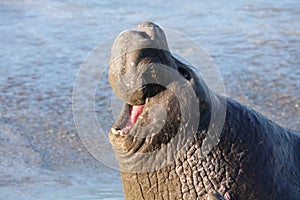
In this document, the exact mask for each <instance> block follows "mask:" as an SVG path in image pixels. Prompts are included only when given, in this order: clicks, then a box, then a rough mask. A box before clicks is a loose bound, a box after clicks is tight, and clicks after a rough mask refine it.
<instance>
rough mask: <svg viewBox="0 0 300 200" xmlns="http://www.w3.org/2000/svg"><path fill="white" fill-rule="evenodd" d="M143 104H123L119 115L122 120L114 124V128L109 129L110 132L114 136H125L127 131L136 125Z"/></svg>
mask: <svg viewBox="0 0 300 200" xmlns="http://www.w3.org/2000/svg"><path fill="white" fill-rule="evenodd" d="M144 107H145V104H143V105H129V104H125V105H124V108H123V111H122V113H121V117H122V119H120V120H118V121H117V122H116V125H115V127H113V128H111V132H112V133H113V134H115V135H120V136H126V134H127V133H128V131H129V130H130V129H131V128H132V127H133V126H134V125H135V124H136V122H137V120H138V118H139V117H140V116H141V114H142V113H143V110H144Z"/></svg>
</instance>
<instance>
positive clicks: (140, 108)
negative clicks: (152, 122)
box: [130, 105, 145, 123]
mask: <svg viewBox="0 0 300 200" xmlns="http://www.w3.org/2000/svg"><path fill="white" fill-rule="evenodd" d="M144 106H145V105H140V106H132V110H131V115H130V119H131V121H132V122H133V123H135V122H136V120H137V119H138V117H139V116H140V114H141V113H142V112H143V109H144Z"/></svg>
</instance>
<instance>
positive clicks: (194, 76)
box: [109, 22, 300, 200]
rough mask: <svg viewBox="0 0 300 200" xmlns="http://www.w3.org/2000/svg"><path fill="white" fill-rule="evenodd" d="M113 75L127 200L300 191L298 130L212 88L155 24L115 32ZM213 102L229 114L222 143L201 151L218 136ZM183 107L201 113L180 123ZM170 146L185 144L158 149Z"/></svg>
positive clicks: (288, 195) (113, 137) (114, 133)
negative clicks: (180, 57)
mask: <svg viewBox="0 0 300 200" xmlns="http://www.w3.org/2000/svg"><path fill="white" fill-rule="evenodd" d="M162 65H163V67H162ZM164 69H168V70H169V71H170V72H171V73H168V72H167V73H165V71H164ZM161 77H163V78H161ZM174 77H175V78H174ZM162 79H166V80H163V81H162ZM177 79H178V80H181V79H183V80H184V81H182V84H181V85H180V84H178V80H177ZM145 80H146V81H145ZM109 81H110V84H111V86H112V89H113V91H114V92H115V94H116V95H117V96H118V97H119V98H120V99H121V100H123V101H124V102H125V103H124V106H123V109H122V111H121V114H120V116H119V119H118V120H117V121H116V122H115V124H114V125H113V127H112V129H111V131H110V133H109V140H110V143H111V144H112V147H113V149H114V151H115V155H116V158H117V160H118V163H119V166H120V174H121V179H122V184H123V191H124V196H125V199H208V200H209V199H219V200H220V199H231V200H232V199H297V198H299V197H300V133H299V132H298V131H292V130H288V129H286V128H283V127H281V126H279V125H277V124H276V123H275V122H273V121H271V120H269V119H267V118H266V117H264V116H263V115H261V114H259V113H257V112H256V111H254V110H252V109H250V108H248V107H246V106H244V105H241V104H240V103H238V102H236V101H234V100H232V99H230V98H227V97H224V96H222V95H219V94H216V93H214V92H213V91H211V90H210V89H209V88H208V86H207V85H206V83H205V81H204V80H203V78H202V77H201V75H200V73H199V72H198V71H197V70H196V69H195V68H194V67H193V66H189V65H187V64H184V63H183V62H181V61H179V60H178V59H176V58H175V57H174V56H173V55H172V54H171V52H170V51H169V47H168V44H167V40H166V37H165V34H164V31H163V30H162V29H161V28H160V27H159V26H157V25H156V24H154V23H151V22H144V23H142V24H140V25H139V26H138V27H137V28H136V29H135V30H127V31H124V32H122V33H121V34H120V35H119V36H118V37H117V39H116V40H115V42H114V44H113V46H112V49H111V60H110V65H109ZM162 82H164V84H161V83H162ZM183 82H185V83H183ZM145 83H146V84H145ZM176 84H177V86H178V85H179V86H178V87H177V90H176V91H175V90H172V87H173V86H174V85H175V86H176ZM184 84H186V86H187V87H184ZM187 88H192V90H193V91H192V93H193V94H194V95H195V97H196V102H198V104H197V105H191V103H194V102H195V101H194V100H195V99H194V100H193V94H192V93H190V92H191V91H189V92H188V93H186V91H187V90H188V89H187ZM189 94H191V96H190V95H189ZM213 107H214V108H219V109H222V108H225V109H226V115H225V120H224V123H223V127H222V129H221V133H220V135H216V137H218V140H217V143H216V144H215V145H214V147H213V148H212V149H211V151H210V152H209V153H208V154H207V155H205V156H203V153H202V148H201V147H202V146H203V145H205V144H204V143H203V141H204V140H205V139H206V138H207V137H208V136H210V137H212V138H213V136H214V135H215V134H217V133H216V132H215V131H213V130H211V129H209V124H211V123H214V122H212V121H211V119H212V116H213V115H218V109H217V110H216V109H215V110H213V109H212V108H213ZM186 111H187V113H188V116H190V115H189V114H193V113H195V112H199V115H198V116H196V118H197V117H199V118H197V120H198V121H197V123H194V122H195V121H194V122H193V123H192V125H191V126H181V125H180V124H181V120H182V119H183V117H184V116H183V115H184V114H183V113H185V112H186ZM191 116H192V115H191ZM194 118H195V117H193V116H192V117H191V118H188V121H186V122H185V123H189V122H190V121H193V120H194ZM193 124H196V125H197V126H196V127H195V126H193ZM182 135H183V136H184V137H181V138H180V139H176V138H177V136H182ZM182 144H187V145H182ZM168 146H170V147H173V149H174V148H175V149H177V150H178V149H180V148H179V147H183V148H182V149H180V150H181V151H180V153H179V154H176V156H174V155H175V154H173V153H172V152H173V151H172V148H166V149H165V151H164V152H165V153H161V154H158V153H157V152H161V151H160V150H161V149H164V148H165V147H168ZM177 147H178V148H177ZM170 152H171V153H170ZM156 153H157V154H156ZM148 155H154V156H152V157H151V156H148ZM166 163H167V164H166ZM149 166H150V167H149ZM151 166H156V167H153V168H151ZM143 169H146V170H143Z"/></svg>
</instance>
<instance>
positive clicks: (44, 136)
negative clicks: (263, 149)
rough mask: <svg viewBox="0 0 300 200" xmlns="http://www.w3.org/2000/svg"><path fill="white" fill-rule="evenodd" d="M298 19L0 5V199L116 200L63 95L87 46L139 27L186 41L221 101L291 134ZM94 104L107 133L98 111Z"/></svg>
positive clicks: (253, 12)
mask: <svg viewBox="0 0 300 200" xmlns="http://www.w3.org/2000/svg"><path fill="white" fill-rule="evenodd" d="M299 18H300V8H299V3H298V1H297V0H290V1H285V2H278V3H274V2H273V1H271V0H264V1H258V0H257V1H248V2H246V1H230V2H226V4H224V3H223V2H221V1H214V2H211V1H210V2H209V1H201V2H198V1H189V3H184V2H183V1H172V2H167V3H166V2H164V1H153V2H149V1H126V4H125V3H124V2H123V1H96V0H94V1H88V2H87V1H83V0H76V1H64V2H60V1H34V0H24V1H19V0H3V1H1V2H0V19H1V20H0V33H1V37H0V45H1V49H0V61H1V62H0V63H1V64H0V199H17V198H18V199H117V198H121V199H122V189H121V184H120V178H119V174H118V171H117V170H114V169H110V168H109V167H107V166H105V165H103V164H101V163H100V162H98V161H97V160H96V159H94V158H93V157H92V156H91V155H90V154H89V153H88V152H87V151H86V149H85V147H84V145H83V144H82V142H81V140H80V139H79V137H78V134H77V131H76V129H75V126H74V121H73V117H72V88H73V84H74V81H75V77H76V73H77V71H78V69H79V67H80V65H81V63H82V62H83V61H84V59H85V58H86V57H87V56H88V54H89V52H90V51H91V50H92V49H93V48H94V47H95V46H96V45H98V44H99V43H101V42H103V41H104V40H106V39H107V38H109V37H111V36H112V35H115V34H117V33H119V32H120V31H122V30H124V29H128V28H133V27H135V26H136V25H137V24H138V23H140V22H142V21H153V22H156V23H158V24H159V25H161V26H163V27H168V28H170V29H174V30H177V31H179V32H182V33H184V34H186V35H187V36H189V37H191V38H192V39H194V40H195V41H196V42H197V43H198V44H199V45H201V46H202V47H203V48H204V49H206V51H207V52H208V54H210V55H211V56H212V58H213V59H214V61H215V63H216V65H217V66H218V67H219V70H220V72H221V75H222V78H223V81H224V85H225V89H226V95H227V96H230V97H232V98H234V99H236V100H238V101H240V102H242V103H244V104H246V105H249V106H251V107H253V108H254V109H256V110H257V111H259V112H261V113H263V114H264V115H266V116H268V117H269V118H271V119H272V120H274V121H276V122H277V123H279V124H281V125H283V126H285V127H288V128H292V129H300V123H299V121H300V120H299V119H300V114H299V113H300V100H299V99H300V89H299V88H300V80H299V77H300V67H299V66H300V57H299V55H300V48H299V47H300V22H299ZM180 45H181V44H180ZM182 45H184V44H182ZM107 51H109V49H107ZM102 92H103V93H102V94H101V95H103V96H105V95H110V91H109V88H108V87H107V90H105V91H102ZM101 95H100V96H101ZM99 98H100V97H99ZM98 100H99V99H98ZM100 100H101V98H100ZM98 103H99V104H98V108H99V110H98V116H99V117H100V119H99V120H100V121H101V122H102V123H103V124H105V127H107V128H109V127H110V126H111V123H112V122H113V120H112V119H111V118H110V117H109V116H106V115H105V113H106V112H103V110H105V109H106V108H105V106H106V105H107V104H105V103H103V104H102V103H101V102H98ZM101 105H102V106H103V109H101V108H102V107H101ZM99 106H100V107H99ZM99 113H100V114H99ZM107 128H104V129H105V130H106V129H107ZM103 151H104V150H103ZM111 160H114V158H111Z"/></svg>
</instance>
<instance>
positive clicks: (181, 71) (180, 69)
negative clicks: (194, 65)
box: [178, 67, 191, 81]
mask: <svg viewBox="0 0 300 200" xmlns="http://www.w3.org/2000/svg"><path fill="white" fill-rule="evenodd" d="M178 72H179V73H180V74H181V75H182V76H183V77H184V78H185V79H186V80H188V81H189V80H190V79H191V75H190V74H189V72H188V71H187V70H185V69H184V68H182V67H179V68H178Z"/></svg>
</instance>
